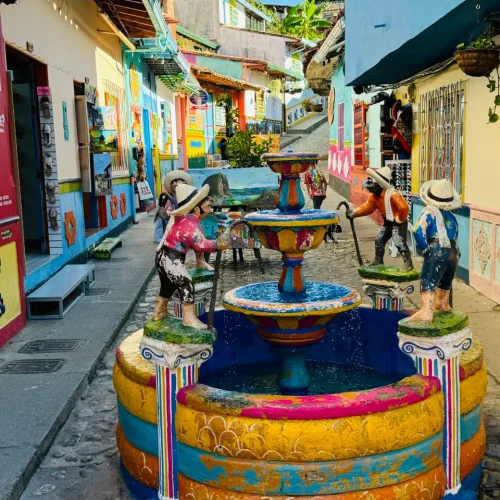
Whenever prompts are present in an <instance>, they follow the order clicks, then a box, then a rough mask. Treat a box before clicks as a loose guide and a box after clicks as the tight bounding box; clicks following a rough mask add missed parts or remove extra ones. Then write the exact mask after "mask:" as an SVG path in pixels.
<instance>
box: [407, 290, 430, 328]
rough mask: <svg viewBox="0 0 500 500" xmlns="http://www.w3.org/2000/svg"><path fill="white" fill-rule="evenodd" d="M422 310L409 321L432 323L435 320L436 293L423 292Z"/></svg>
mask: <svg viewBox="0 0 500 500" xmlns="http://www.w3.org/2000/svg"><path fill="white" fill-rule="evenodd" d="M420 296H421V297H422V308H421V309H420V310H419V311H417V312H416V313H415V314H414V315H413V316H411V317H410V318H409V319H408V321H412V322H415V323H416V322H422V323H432V321H433V320H434V308H435V302H436V292H422V293H421V294H420Z"/></svg>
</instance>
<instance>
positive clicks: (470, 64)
mask: <svg viewBox="0 0 500 500" xmlns="http://www.w3.org/2000/svg"><path fill="white" fill-rule="evenodd" d="M455 61H456V62H457V64H458V66H459V67H460V69H461V70H462V71H463V72H464V73H465V74H466V75H469V76H490V74H491V72H492V71H493V70H494V69H495V68H497V67H498V65H499V64H500V60H499V52H498V47H497V45H496V43H495V42H494V41H493V39H492V38H491V37H489V36H482V37H479V38H478V39H477V40H475V41H474V42H472V43H470V44H469V45H467V46H465V44H463V43H461V44H460V45H458V47H457V50H456V52H455Z"/></svg>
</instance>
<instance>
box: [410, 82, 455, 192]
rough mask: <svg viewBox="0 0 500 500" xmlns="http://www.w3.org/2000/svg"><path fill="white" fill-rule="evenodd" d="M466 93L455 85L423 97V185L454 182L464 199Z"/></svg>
mask: <svg viewBox="0 0 500 500" xmlns="http://www.w3.org/2000/svg"><path fill="white" fill-rule="evenodd" d="M464 94H465V90H464V87H463V85H462V82H461V81H459V82H455V83H452V84H450V85H447V86H444V87H441V88H439V89H435V90H432V91H430V92H426V93H425V94H422V96H421V97H420V155H419V168H420V183H421V184H423V183H424V182H427V181H429V180H432V179H450V181H451V182H452V183H453V186H454V187H455V189H456V190H457V191H458V192H459V193H460V194H461V195H463V187H464V186H463V168H464V159H463V140H464V127H463V117H464V106H465V95H464Z"/></svg>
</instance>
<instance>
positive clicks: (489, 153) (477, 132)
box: [400, 64, 500, 209]
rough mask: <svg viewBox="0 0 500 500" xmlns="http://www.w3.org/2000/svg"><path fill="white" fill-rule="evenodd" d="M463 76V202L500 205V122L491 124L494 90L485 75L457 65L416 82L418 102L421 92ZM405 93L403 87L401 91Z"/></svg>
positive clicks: (414, 184) (416, 176)
mask: <svg viewBox="0 0 500 500" xmlns="http://www.w3.org/2000/svg"><path fill="white" fill-rule="evenodd" d="M459 80H462V82H463V85H464V88H465V102H466V104H465V115H464V127H465V128H464V149H463V153H464V174H465V176H464V183H465V188H464V202H465V203H468V204H474V205H480V206H482V207H489V208H497V209H499V208H500V196H499V194H498V187H499V186H500V168H499V163H500V122H498V123H494V124H488V108H489V107H490V106H492V105H493V100H494V96H495V94H493V93H490V92H489V90H488V89H487V88H486V83H487V80H486V78H472V77H469V76H467V75H466V74H465V73H463V72H462V71H461V70H460V69H459V68H458V66H457V65H455V64H454V65H453V66H451V67H450V68H448V69H447V70H445V71H442V72H441V73H439V74H437V75H435V76H432V77H430V78H428V79H426V80H423V81H421V82H419V83H417V97H416V101H415V102H416V103H419V102H420V94H421V93H424V92H428V91H430V90H433V89H437V88H439V87H441V86H443V85H447V84H449V83H453V82H457V81H459ZM400 93H404V91H402V92H401V91H400ZM419 138H420V135H419V134H416V135H414V136H413V146H412V163H413V176H412V177H413V182H412V190H413V192H414V193H418V190H419Z"/></svg>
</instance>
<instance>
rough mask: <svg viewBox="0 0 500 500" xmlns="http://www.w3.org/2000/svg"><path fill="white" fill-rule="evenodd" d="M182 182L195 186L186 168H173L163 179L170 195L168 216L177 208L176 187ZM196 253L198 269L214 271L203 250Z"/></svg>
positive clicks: (167, 208)
mask: <svg viewBox="0 0 500 500" xmlns="http://www.w3.org/2000/svg"><path fill="white" fill-rule="evenodd" d="M180 184H187V185H188V186H193V185H194V182H193V178H192V177H191V176H190V175H189V174H188V173H187V172H186V171H185V170H172V171H171V172H169V173H168V174H167V175H166V176H165V179H163V186H164V187H165V190H166V195H167V196H168V202H167V205H166V207H165V209H166V213H167V215H168V218H170V214H171V212H172V211H174V210H176V209H177V198H176V189H177V186H179V185H180ZM206 215H208V213H206V214H203V216H202V217H201V218H202V219H203V217H205V216H206ZM195 254H196V267H197V268H198V269H206V270H207V271H213V270H214V268H213V267H212V266H211V265H210V264H209V263H208V262H207V261H206V260H205V256H204V254H203V253H201V252H195Z"/></svg>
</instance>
